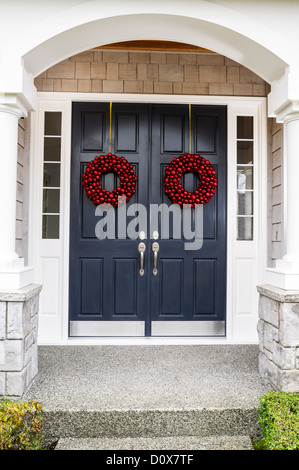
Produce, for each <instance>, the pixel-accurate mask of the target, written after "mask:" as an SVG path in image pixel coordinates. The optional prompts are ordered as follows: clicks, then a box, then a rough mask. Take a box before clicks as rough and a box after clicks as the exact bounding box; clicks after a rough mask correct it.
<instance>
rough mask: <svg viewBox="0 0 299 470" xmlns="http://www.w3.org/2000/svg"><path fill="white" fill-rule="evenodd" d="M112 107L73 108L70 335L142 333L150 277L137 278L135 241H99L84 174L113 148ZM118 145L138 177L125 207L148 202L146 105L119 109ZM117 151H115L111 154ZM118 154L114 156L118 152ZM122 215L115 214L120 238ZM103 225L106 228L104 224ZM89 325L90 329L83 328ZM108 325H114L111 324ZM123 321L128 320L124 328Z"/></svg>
mask: <svg viewBox="0 0 299 470" xmlns="http://www.w3.org/2000/svg"><path fill="white" fill-rule="evenodd" d="M109 136H110V119H109V104H105V103H101V104H99V103H76V104H74V105H73V136H72V168H71V201H72V208H71V220H70V306H69V316H70V335H71V336H72V335H76V336H77V335H81V334H83V335H88V336H93V335H101V334H103V335H106V334H108V335H111V334H112V335H122V334H123V332H125V334H128V335H131V334H134V335H135V334H137V335H140V334H141V335H144V322H145V317H146V309H145V308H144V306H145V305H146V298H147V289H146V282H147V281H146V278H145V277H141V276H137V272H138V269H137V266H138V262H139V254H138V250H137V241H136V240H131V239H130V238H128V237H126V236H125V237H123V238H119V239H107V238H105V239H101V240H99V239H98V238H97V236H96V233H95V227H96V225H97V223H98V222H100V221H101V219H102V218H103V217H106V216H107V213H104V214H103V216H102V217H100V216H96V214H95V209H96V206H95V205H94V204H93V202H92V201H91V200H89V199H88V198H87V197H86V195H85V190H84V188H83V186H82V183H81V182H82V174H83V172H84V171H85V167H86V164H87V162H89V161H91V160H93V159H94V158H95V157H96V156H97V155H101V154H107V153H108V152H109V150H110V148H109V147H110V145H109V144H110V141H109ZM111 137H112V139H111V140H112V150H113V146H114V144H115V145H116V147H117V148H118V149H121V150H119V151H120V152H121V153H119V154H118V155H119V156H123V157H125V158H126V159H127V160H128V161H129V162H130V163H131V164H132V165H133V167H134V171H135V174H136V175H137V176H138V180H137V185H136V193H135V194H134V195H133V196H132V198H131V199H130V201H129V203H128V204H127V207H130V206H131V205H132V204H134V203H136V202H137V201H138V202H140V203H142V204H144V205H145V206H146V205H147V204H148V191H147V184H144V183H143V182H144V181H145V182H147V180H148V160H149V149H148V115H147V106H144V105H137V106H135V108H134V112H133V113H132V108H131V106H128V105H122V104H119V105H115V106H114V111H113V115H112V125H111ZM113 152H114V150H113ZM115 153H116V152H115ZM101 184H102V185H103V186H104V187H105V188H106V189H108V190H112V189H113V188H114V187H116V185H117V184H118V182H117V178H115V177H114V175H112V174H107V175H105V176H104V177H103V178H102V181H101ZM118 211H119V209H118V208H117V209H115V211H114V213H112V212H110V215H111V214H112V217H113V220H114V224H115V228H116V235H117V231H118V228H119V227H118ZM107 217H108V216H107ZM103 225H104V224H103ZM84 321H89V322H90V325H86V324H85V325H83V323H84ZM109 322H112V323H113V325H114V326H113V325H112V324H111V325H110V326H109ZM119 322H129V323H130V325H129V324H128V325H127V326H126V327H125V328H123V327H121V326H120V325H121V323H119Z"/></svg>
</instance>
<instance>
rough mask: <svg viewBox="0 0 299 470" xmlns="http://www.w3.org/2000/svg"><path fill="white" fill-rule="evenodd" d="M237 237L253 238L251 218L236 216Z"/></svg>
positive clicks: (242, 238)
mask: <svg viewBox="0 0 299 470" xmlns="http://www.w3.org/2000/svg"><path fill="white" fill-rule="evenodd" d="M237 223H238V226H237V239H238V240H253V218H252V217H238V218H237Z"/></svg>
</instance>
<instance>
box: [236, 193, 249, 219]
mask: <svg viewBox="0 0 299 470" xmlns="http://www.w3.org/2000/svg"><path fill="white" fill-rule="evenodd" d="M252 214H253V192H252V191H249V192H245V193H244V194H240V193H238V215H252Z"/></svg>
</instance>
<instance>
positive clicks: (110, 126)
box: [109, 102, 112, 153]
mask: <svg viewBox="0 0 299 470" xmlns="http://www.w3.org/2000/svg"><path fill="white" fill-rule="evenodd" d="M111 129H112V102H110V124H109V152H110V153H111Z"/></svg>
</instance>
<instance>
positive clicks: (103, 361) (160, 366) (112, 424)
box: [24, 345, 270, 449]
mask: <svg viewBox="0 0 299 470" xmlns="http://www.w3.org/2000/svg"><path fill="white" fill-rule="evenodd" d="M268 390H270V386H269V385H268V384H267V383H265V382H264V380H263V379H262V378H261V377H260V375H259V372H258V346H256V345H241V346H239V345H237V346H236V345H229V346H226V345H215V346H210V345H209V346H207V345H190V346H174V345H171V346H170V345H165V346H157V345H149V346H140V345H138V346H40V347H39V372H38V375H37V377H36V379H35V382H34V384H33V385H32V386H31V388H30V389H29V391H28V392H27V393H26V395H25V396H24V399H36V400H39V401H40V402H41V403H42V404H43V409H44V412H45V425H44V432H45V433H46V435H47V436H50V437H51V438H52V439H58V438H59V444H58V448H59V446H60V448H61V449H63V448H93V449H94V448H98V449H100V448H102V449H111V448H114V449H141V448H147V449H173V448H176V449H177V447H174V446H176V445H177V446H180V449H187V448H199V449H200V448H216V449H217V448H220V447H221V448H227V446H228V448H238V449H243V448H250V440H249V438H253V437H258V436H259V433H260V430H259V425H258V423H257V419H258V418H257V408H258V407H259V398H260V396H261V395H262V394H263V393H265V392H266V391H268ZM157 438H159V439H157ZM78 439H80V440H79V441H78ZM82 439H83V440H82ZM207 439H208V440H207ZM244 439H245V441H244ZM192 443H193V444H192ZM190 445H191V447H190ZM192 445H193V446H196V447H192ZM64 446H65V447H64ZM134 446H135V447H134ZM136 446H137V447H136ZM188 446H189V447H188ZM201 446H203V447H201ZM209 446H210V447H209ZM211 446H212V447H211ZM234 446H235V447H234Z"/></svg>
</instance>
